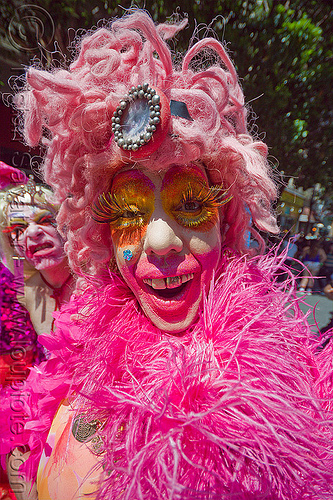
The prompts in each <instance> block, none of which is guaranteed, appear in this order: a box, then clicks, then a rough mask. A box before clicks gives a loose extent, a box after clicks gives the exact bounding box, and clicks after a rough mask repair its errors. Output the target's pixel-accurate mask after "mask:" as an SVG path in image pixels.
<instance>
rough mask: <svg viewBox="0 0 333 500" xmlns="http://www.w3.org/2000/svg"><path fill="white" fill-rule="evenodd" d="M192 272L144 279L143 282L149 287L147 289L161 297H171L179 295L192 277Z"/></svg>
mask: <svg viewBox="0 0 333 500" xmlns="http://www.w3.org/2000/svg"><path fill="white" fill-rule="evenodd" d="M193 277H194V274H193V273H190V274H182V275H181V276H170V277H169V276H168V277H167V278H159V279H150V278H147V279H144V280H143V282H144V283H145V285H147V286H148V287H149V291H150V292H152V293H153V294H154V295H156V296H157V297H160V298H162V299H172V298H175V297H177V296H178V295H180V294H181V293H182V292H183V291H184V290H185V288H186V287H187V286H188V284H189V282H190V281H191V280H192V279H193Z"/></svg>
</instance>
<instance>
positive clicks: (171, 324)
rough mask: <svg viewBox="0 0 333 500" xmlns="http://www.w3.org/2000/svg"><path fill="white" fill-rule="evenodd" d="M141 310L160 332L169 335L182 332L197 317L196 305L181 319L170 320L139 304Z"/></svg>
mask: <svg viewBox="0 0 333 500" xmlns="http://www.w3.org/2000/svg"><path fill="white" fill-rule="evenodd" d="M141 307H142V309H143V312H144V313H145V315H146V316H147V317H148V318H149V319H150V321H151V322H152V323H153V324H154V325H155V326H156V327H157V328H159V329H160V330H161V331H162V332H165V333H169V334H170V335H178V334H181V333H184V332H185V331H186V330H187V329H188V328H189V327H190V326H191V325H192V324H193V323H194V322H195V320H196V319H197V317H198V307H196V308H195V309H194V310H193V309H192V310H191V311H189V312H188V314H187V315H186V316H185V317H184V318H183V319H178V320H177V321H171V320H169V319H168V318H162V317H161V316H159V315H158V314H156V313H155V312H153V311H151V310H150V309H149V308H147V307H145V306H144V305H143V304H142V305H141Z"/></svg>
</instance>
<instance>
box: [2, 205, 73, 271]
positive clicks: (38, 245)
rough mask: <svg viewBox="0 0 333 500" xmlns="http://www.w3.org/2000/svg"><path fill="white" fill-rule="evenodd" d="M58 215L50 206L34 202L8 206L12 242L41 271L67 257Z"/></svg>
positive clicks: (20, 253) (9, 233)
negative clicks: (35, 204)
mask: <svg viewBox="0 0 333 500" xmlns="http://www.w3.org/2000/svg"><path fill="white" fill-rule="evenodd" d="M55 215H56V214H55V213H52V212H50V210H48V209H47V208H45V209H43V208H42V207H38V206H33V205H25V204H21V205H20V204H18V205H13V206H9V207H8V212H7V220H8V227H7V232H8V235H9V237H10V239H11V242H12V245H13V247H14V248H15V250H16V252H17V254H18V255H20V256H21V257H24V258H25V259H26V260H27V261H28V262H29V264H30V265H32V266H33V267H34V268H35V269H37V270H38V271H40V270H43V269H49V268H52V267H54V266H57V265H58V264H60V263H61V262H62V261H63V260H64V258H65V252H64V244H63V241H62V238H61V236H60V234H59V233H58V231H57V227H56V221H55Z"/></svg>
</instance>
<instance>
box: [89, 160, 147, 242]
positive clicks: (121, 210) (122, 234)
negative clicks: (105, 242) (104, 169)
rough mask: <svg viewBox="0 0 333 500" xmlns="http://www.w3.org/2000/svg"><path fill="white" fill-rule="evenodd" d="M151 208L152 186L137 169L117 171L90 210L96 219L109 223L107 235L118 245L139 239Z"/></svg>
mask: <svg viewBox="0 0 333 500" xmlns="http://www.w3.org/2000/svg"><path fill="white" fill-rule="evenodd" d="M153 209H154V185H153V184H152V183H151V182H150V181H149V180H148V179H147V178H145V176H143V174H142V173H141V172H140V171H138V170H126V171H123V172H120V173H119V174H118V175H117V176H116V177H115V179H114V181H113V183H112V186H111V190H110V192H109V193H107V194H103V195H101V196H100V197H99V198H98V201H97V203H96V205H95V207H94V209H93V212H94V219H95V220H96V221H97V222H109V224H110V229H111V236H112V239H113V240H114V241H117V244H118V245H120V246H123V245H126V244H129V243H130V244H134V243H135V242H139V241H140V240H141V236H142V234H143V232H144V229H145V228H146V227H147V223H148V221H149V219H150V217H151V214H152V212H153Z"/></svg>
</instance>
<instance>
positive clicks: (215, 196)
mask: <svg viewBox="0 0 333 500" xmlns="http://www.w3.org/2000/svg"><path fill="white" fill-rule="evenodd" d="M227 194H228V190H225V189H223V187H222V185H214V186H211V187H210V188H209V189H208V191H207V192H206V193H205V187H203V188H202V189H201V191H200V192H199V193H198V194H197V195H195V194H193V189H192V187H191V185H189V187H188V188H187V190H186V192H185V193H184V194H183V199H182V203H188V202H193V201H196V202H198V203H201V204H202V205H205V206H206V207H210V208H213V207H216V208H219V207H222V206H223V205H225V204H226V203H228V201H230V200H231V199H232V195H230V196H228V197H227Z"/></svg>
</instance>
